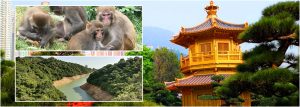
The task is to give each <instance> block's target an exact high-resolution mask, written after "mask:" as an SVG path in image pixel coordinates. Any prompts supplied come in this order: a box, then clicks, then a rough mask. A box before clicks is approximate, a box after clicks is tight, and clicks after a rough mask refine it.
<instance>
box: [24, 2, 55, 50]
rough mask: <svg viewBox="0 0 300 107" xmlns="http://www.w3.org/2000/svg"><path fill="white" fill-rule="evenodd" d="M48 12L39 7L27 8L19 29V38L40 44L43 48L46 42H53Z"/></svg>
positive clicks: (51, 24)
mask: <svg viewBox="0 0 300 107" xmlns="http://www.w3.org/2000/svg"><path fill="white" fill-rule="evenodd" d="M51 21H52V19H51V17H50V15H49V14H48V12H46V11H43V10H42V9H41V8H40V7H29V8H28V9H27V10H26V12H25V15H24V18H23V20H22V21H21V24H20V27H19V29H18V30H19V33H20V37H24V38H28V39H30V40H33V41H38V42H40V46H41V48H44V47H45V46H46V45H47V44H48V42H50V45H51V44H52V42H53V30H52V28H53V27H54V26H53V23H52V22H51Z"/></svg>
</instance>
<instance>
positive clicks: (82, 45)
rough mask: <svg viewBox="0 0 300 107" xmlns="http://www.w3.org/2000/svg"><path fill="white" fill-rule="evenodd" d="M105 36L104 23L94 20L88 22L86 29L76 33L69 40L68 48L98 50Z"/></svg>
mask: <svg viewBox="0 0 300 107" xmlns="http://www.w3.org/2000/svg"><path fill="white" fill-rule="evenodd" d="M103 38H104V34H103V24H102V23H101V22H100V21H97V20H93V21H91V22H88V23H87V24H86V29H85V30H82V31H81V32H79V33H77V34H75V35H74V36H73V37H71V39H70V41H69V42H68V46H67V49H68V50H96V49H98V48H99V46H100V45H99V42H100V43H101V41H102V40H103Z"/></svg>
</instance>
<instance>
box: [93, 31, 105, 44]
mask: <svg viewBox="0 0 300 107" xmlns="http://www.w3.org/2000/svg"><path fill="white" fill-rule="evenodd" d="M93 37H95V40H96V41H101V42H102V40H103V39H104V35H103V29H102V28H98V29H96V30H95V31H94V33H93Z"/></svg>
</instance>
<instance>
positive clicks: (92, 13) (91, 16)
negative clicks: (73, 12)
mask: <svg viewBox="0 0 300 107" xmlns="http://www.w3.org/2000/svg"><path fill="white" fill-rule="evenodd" d="M84 9H85V11H86V14H87V15H88V16H87V18H88V19H87V20H89V21H91V20H95V19H96V16H97V12H96V6H84Z"/></svg>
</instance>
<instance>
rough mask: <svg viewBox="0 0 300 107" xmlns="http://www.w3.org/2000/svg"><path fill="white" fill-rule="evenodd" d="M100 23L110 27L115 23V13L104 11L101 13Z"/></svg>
mask: <svg viewBox="0 0 300 107" xmlns="http://www.w3.org/2000/svg"><path fill="white" fill-rule="evenodd" d="M100 21H101V22H103V24H104V25H105V26H109V25H110V24H111V23H112V21H113V11H108V10H107V11H103V12H101V13H100Z"/></svg>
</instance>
